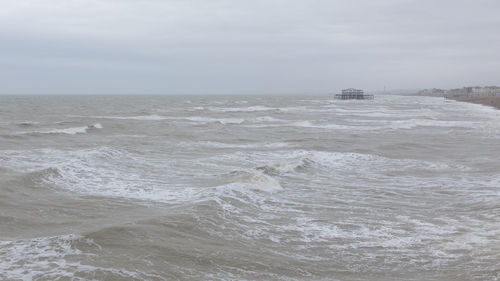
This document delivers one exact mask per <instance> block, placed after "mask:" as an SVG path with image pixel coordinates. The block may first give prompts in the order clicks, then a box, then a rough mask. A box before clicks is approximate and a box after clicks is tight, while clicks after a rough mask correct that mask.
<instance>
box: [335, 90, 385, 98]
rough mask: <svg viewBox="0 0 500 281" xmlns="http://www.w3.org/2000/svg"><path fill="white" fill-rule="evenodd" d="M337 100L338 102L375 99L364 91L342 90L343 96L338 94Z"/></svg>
mask: <svg viewBox="0 0 500 281" xmlns="http://www.w3.org/2000/svg"><path fill="white" fill-rule="evenodd" d="M334 97H335V99H337V100H372V99H374V98H375V97H374V96H373V95H367V94H365V93H364V92H363V90H358V89H354V88H349V89H344V90H342V94H336V95H335V96H334Z"/></svg>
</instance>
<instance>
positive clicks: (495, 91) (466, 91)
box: [418, 86, 500, 98]
mask: <svg viewBox="0 0 500 281" xmlns="http://www.w3.org/2000/svg"><path fill="white" fill-rule="evenodd" d="M418 94H419V95H423V96H436V97H447V98H458V97H494V96H500V87H497V86H487V87H479V86H475V87H463V88H458V89H450V90H443V89H435V88H434V89H425V90H421V91H419V92H418Z"/></svg>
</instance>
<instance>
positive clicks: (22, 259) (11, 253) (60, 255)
mask: <svg viewBox="0 0 500 281" xmlns="http://www.w3.org/2000/svg"><path fill="white" fill-rule="evenodd" d="M76 244H84V245H86V246H90V247H91V248H93V249H95V250H97V251H99V250H100V249H101V247H100V246H99V245H97V244H95V243H94V241H92V240H91V239H88V238H85V237H83V236H80V235H76V234H69V235H61V236H54V237H39V238H32V239H22V240H15V241H0V279H2V280H23V281H33V280H40V279H41V280H60V279H61V278H65V280H66V279H68V280H95V279H87V278H88V277H86V278H82V277H81V276H82V275H86V276H94V272H100V273H102V272H104V273H107V274H109V275H113V276H115V277H119V278H124V279H127V278H134V279H137V278H140V274H138V273H137V272H131V271H128V270H125V269H115V268H104V267H97V266H93V265H89V264H83V263H82V261H85V260H87V259H89V258H92V257H93V256H94V255H95V254H93V253H86V252H82V251H81V250H79V249H77V248H76Z"/></svg>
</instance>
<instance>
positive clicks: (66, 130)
mask: <svg viewBox="0 0 500 281" xmlns="http://www.w3.org/2000/svg"><path fill="white" fill-rule="evenodd" d="M102 128H103V127H102V125H101V124H100V123H96V124H94V125H88V126H82V127H71V128H64V129H52V130H46V131H29V132H19V133H17V134H20V135H32V134H67V135H76V134H85V133H87V132H88V130H90V129H102Z"/></svg>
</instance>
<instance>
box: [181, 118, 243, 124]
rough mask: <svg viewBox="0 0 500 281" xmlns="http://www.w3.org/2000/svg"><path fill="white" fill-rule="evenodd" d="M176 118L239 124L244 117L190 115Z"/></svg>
mask: <svg viewBox="0 0 500 281" xmlns="http://www.w3.org/2000/svg"><path fill="white" fill-rule="evenodd" d="M177 119H185V120H189V121H193V122H200V123H220V124H223V125H227V124H241V123H243V122H245V119H242V118H211V117H202V116H192V117H180V118H177Z"/></svg>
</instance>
